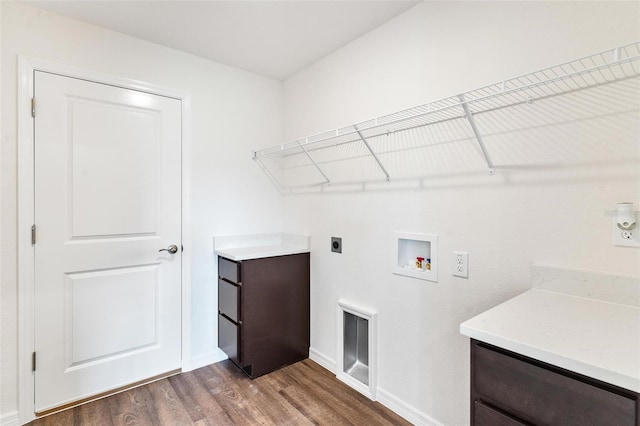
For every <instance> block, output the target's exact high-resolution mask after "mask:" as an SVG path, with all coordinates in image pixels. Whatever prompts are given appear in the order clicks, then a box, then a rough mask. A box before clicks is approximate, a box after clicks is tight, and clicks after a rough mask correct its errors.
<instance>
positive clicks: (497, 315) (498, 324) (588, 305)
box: [460, 288, 640, 392]
mask: <svg viewBox="0 0 640 426" xmlns="http://www.w3.org/2000/svg"><path fill="white" fill-rule="evenodd" d="M460 332H461V333H462V334H464V335H465V336H468V337H471V338H473V339H476V340H479V341H482V342H486V343H489V344H492V345H494V346H498V347H500V348H503V349H507V350H510V351H513V352H516V353H519V354H521V355H525V356H528V357H531V358H534V359H537V360H540V361H543V362H546V363H548V364H552V365H555V366H558V367H561V368H564V369H567V370H570V371H573V372H576V373H579V374H583V375H585V376H589V377H592V378H595V379H598V380H602V381H603V382H607V383H610V384H613V385H616V386H620V387H622V388H625V389H629V390H632V391H635V392H640V308H639V307H637V306H632V305H624V304H617V303H611V302H607V301H602V300H597V299H590V298H586V297H580V296H574V295H569V294H563V293H556V292H552V291H547V290H541V289H536V288H534V289H532V290H529V291H527V292H525V293H523V294H521V295H519V296H517V297H515V298H513V299H511V300H508V301H507V302H505V303H503V304H501V305H498V306H496V307H495V308H493V309H490V310H488V311H486V312H484V313H482V314H480V315H478V316H476V317H474V318H471V319H470V320H468V321H465V322H463V323H462V324H461V325H460Z"/></svg>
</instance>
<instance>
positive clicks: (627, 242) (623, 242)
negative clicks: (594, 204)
mask: <svg viewBox="0 0 640 426" xmlns="http://www.w3.org/2000/svg"><path fill="white" fill-rule="evenodd" d="M627 232H631V236H632V238H631V239H625V238H623V236H622V235H623V233H624V231H623V230H622V229H620V228H618V224H617V223H616V221H615V220H614V221H613V234H612V239H613V245H614V246H619V247H640V226H638V224H637V223H636V226H635V227H634V228H633V229H632V230H631V231H627Z"/></svg>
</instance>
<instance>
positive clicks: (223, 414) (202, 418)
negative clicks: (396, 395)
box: [31, 359, 410, 426]
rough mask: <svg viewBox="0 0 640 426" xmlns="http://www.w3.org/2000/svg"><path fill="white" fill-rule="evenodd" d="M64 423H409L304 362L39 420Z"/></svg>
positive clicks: (185, 378)
mask: <svg viewBox="0 0 640 426" xmlns="http://www.w3.org/2000/svg"><path fill="white" fill-rule="evenodd" d="M31 424H32V425H33V426H58V425H60V426H66V425H100V426H103V425H104V426H109V425H113V426H120V425H127V426H129V425H131V426H133V425H197V426H206V425H216V426H217V425H331V426H334V425H367V426H368V425H409V424H410V423H408V422H407V421H405V420H404V419H402V418H401V417H400V416H398V415H397V414H395V413H393V412H392V411H390V410H388V409H387V408H385V407H384V406H382V405H381V404H379V403H377V402H372V401H370V400H369V399H367V398H366V397H364V396H362V395H361V394H359V393H358V392H356V391H355V390H353V389H351V388H350V387H349V386H347V385H345V384H344V383H342V382H341V381H339V380H337V379H336V378H335V376H334V375H333V374H331V373H330V372H329V371H327V370H325V369H324V368H322V367H320V366H319V365H318V364H316V363H315V362H313V361H311V360H309V359H307V360H304V361H301V362H298V363H296V364H293V365H290V366H288V367H285V368H282V369H280V370H278V371H275V372H273V373H270V374H267V375H265V376H262V377H258V378H257V379H254V380H251V379H249V378H248V377H247V376H245V375H244V373H242V372H241V371H240V370H239V369H238V368H237V367H236V366H235V365H233V364H232V363H231V361H223V362H219V363H217V364H213V365H210V366H207V367H203V368H200V369H198V370H194V371H191V372H188V373H183V374H179V375H177V376H173V377H169V378H167V379H163V380H160V381H157V382H154V383H150V384H148V385H144V386H141V387H138V388H135V389H131V390H128V391H125V392H122V393H119V394H117V395H113V396H110V397H107V398H103V399H100V400H98V401H94V402H90V403H87V404H84V405H81V406H79V407H75V408H71V409H68V410H66V411H63V412H61V413H57V414H52V415H50V416H47V417H44V418H41V419H37V420H35V421H34V422H32V423H31Z"/></svg>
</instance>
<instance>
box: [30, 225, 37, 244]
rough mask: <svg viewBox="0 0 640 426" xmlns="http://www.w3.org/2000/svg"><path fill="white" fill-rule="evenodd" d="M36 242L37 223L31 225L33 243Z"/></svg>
mask: <svg viewBox="0 0 640 426" xmlns="http://www.w3.org/2000/svg"><path fill="white" fill-rule="evenodd" d="M35 243H36V225H31V245H34V244H35Z"/></svg>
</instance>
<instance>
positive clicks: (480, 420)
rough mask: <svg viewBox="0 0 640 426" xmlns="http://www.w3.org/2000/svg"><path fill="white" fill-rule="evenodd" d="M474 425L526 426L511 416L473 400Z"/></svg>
mask: <svg viewBox="0 0 640 426" xmlns="http://www.w3.org/2000/svg"><path fill="white" fill-rule="evenodd" d="M473 420H474V421H473V424H474V426H526V424H525V423H522V422H520V421H518V420H516V419H514V418H512V417H509V416H507V415H506V414H503V413H501V412H499V411H497V410H494V409H493V408H491V407H489V406H488V405H485V404H483V403H482V402H480V401H475V402H474V415H473Z"/></svg>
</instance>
